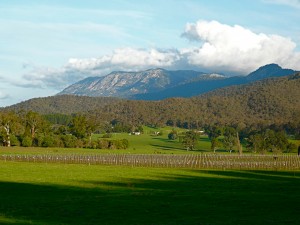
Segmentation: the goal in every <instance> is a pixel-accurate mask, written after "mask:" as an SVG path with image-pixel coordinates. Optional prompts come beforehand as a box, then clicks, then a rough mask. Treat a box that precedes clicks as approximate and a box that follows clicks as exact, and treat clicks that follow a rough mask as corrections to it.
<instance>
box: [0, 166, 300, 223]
mask: <svg viewBox="0 0 300 225" xmlns="http://www.w3.org/2000/svg"><path fill="white" fill-rule="evenodd" d="M188 172H189V173H188V174H189V175H174V174H173V175H166V174H161V176H158V177H157V179H155V180H153V179H126V180H124V181H122V182H101V181H100V180H85V181H82V184H83V185H84V184H88V185H90V186H91V185H92V187H94V188H90V187H89V188H84V187H70V186H58V185H38V184H30V183H13V182H0V218H1V215H2V216H4V217H6V218H10V221H13V220H15V222H10V224H44V225H49V224H108V225H110V224H130V225H132V224H145V225H147V224H200V225H202V224H203V225H208V224H215V225H219V224H220V225H221V224H230V225H231V224H251V225H252V224H276V225H277V224H278V225H282V224H300V214H299V212H298V209H299V202H300V192H299V187H300V172H270V171H214V170H194V171H190V170H189V171H188ZM88 185H87V186H88ZM18 221H23V222H18ZM24 221H28V223H27V222H24ZM0 223H1V220H0Z"/></svg>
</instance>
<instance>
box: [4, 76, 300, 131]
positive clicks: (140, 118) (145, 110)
mask: <svg viewBox="0 0 300 225" xmlns="http://www.w3.org/2000/svg"><path fill="white" fill-rule="evenodd" d="M299 87H300V73H297V74H295V75H292V76H287V77H280V78H269V79H266V80H261V81H257V82H254V83H251V84H247V85H239V86H232V87H227V88H223V89H219V90H216V91H213V92H210V93H207V94H205V95H200V96H197V97H193V98H170V99H166V100H161V101H141V100H140V101H137V100H122V99H116V98H104V97H101V98H99V97H83V96H54V97H47V98H38V99H32V100H30V101H26V102H22V103H20V104H16V105H14V106H11V107H8V108H6V109H8V110H16V111H19V110H33V111H37V112H39V113H42V114H50V113H63V114H70V113H78V112H81V113H87V112H88V115H90V116H94V118H96V119H97V120H100V121H107V122H111V121H112V120H115V121H119V122H123V123H132V124H151V125H159V126H161V125H165V124H168V125H177V126H185V127H201V126H203V125H208V124H214V123H219V124H245V125H251V124H262V123H263V124H269V125H270V124H273V123H275V124H287V123H295V124H300V89H299Z"/></svg>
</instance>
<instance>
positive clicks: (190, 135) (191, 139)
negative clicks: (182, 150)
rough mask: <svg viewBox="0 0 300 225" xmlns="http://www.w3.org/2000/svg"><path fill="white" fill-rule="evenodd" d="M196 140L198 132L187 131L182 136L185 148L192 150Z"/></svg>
mask: <svg viewBox="0 0 300 225" xmlns="http://www.w3.org/2000/svg"><path fill="white" fill-rule="evenodd" d="M197 142H198V134H197V133H196V132H194V131H188V132H186V133H185V136H184V137H183V141H182V144H183V145H184V147H186V149H187V150H194V149H195V146H196V144H197Z"/></svg>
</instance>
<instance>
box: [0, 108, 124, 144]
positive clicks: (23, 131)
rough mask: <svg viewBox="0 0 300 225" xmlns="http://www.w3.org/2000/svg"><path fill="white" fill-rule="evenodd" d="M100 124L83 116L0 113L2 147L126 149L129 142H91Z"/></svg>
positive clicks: (100, 140)
mask: <svg viewBox="0 0 300 225" xmlns="http://www.w3.org/2000/svg"><path fill="white" fill-rule="evenodd" d="M97 129H99V127H98V124H96V123H95V121H94V120H92V119H91V118H88V117H86V116H85V115H82V114H74V115H61V114H55V115H41V114H39V113H37V112H33V111H28V112H24V111H21V112H19V113H15V112H12V111H10V112H0V141H1V143H2V144H3V146H7V147H10V146H23V147H31V146H34V147H66V148H74V147H78V148H83V147H86V148H98V149H126V148H128V146H129V142H128V140H126V139H120V140H112V139H108V138H106V139H105V138H101V139H97V140H93V139H92V134H93V133H94V132H96V131H97Z"/></svg>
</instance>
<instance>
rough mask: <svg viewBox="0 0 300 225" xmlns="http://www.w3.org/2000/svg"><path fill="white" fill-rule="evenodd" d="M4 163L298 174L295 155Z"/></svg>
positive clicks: (36, 158)
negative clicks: (277, 171)
mask: <svg viewBox="0 0 300 225" xmlns="http://www.w3.org/2000/svg"><path fill="white" fill-rule="evenodd" d="M0 160H2V161H15V162H36V163H64V164H87V165H122V166H131V167H160V168H190V169H218V170H219V169H222V170H299V169H300V157H299V156H296V155H242V156H240V155H215V154H198V155H168V154H165V155H161V154H135V155H132V154H101V155H9V154H8V155H1V156H0Z"/></svg>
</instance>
